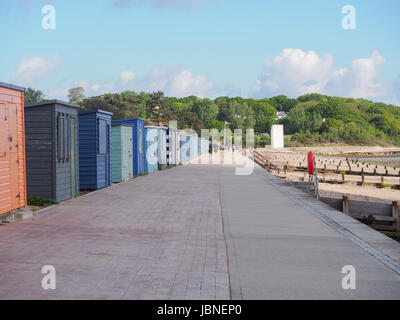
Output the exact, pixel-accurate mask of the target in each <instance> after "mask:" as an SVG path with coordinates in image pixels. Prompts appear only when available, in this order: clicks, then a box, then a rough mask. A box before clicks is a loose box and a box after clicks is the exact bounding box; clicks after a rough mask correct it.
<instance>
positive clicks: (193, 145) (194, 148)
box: [190, 134, 199, 159]
mask: <svg viewBox="0 0 400 320" xmlns="http://www.w3.org/2000/svg"><path fill="white" fill-rule="evenodd" d="M198 155H199V136H198V135H197V134H191V135H190V159H194V158H196V157H198Z"/></svg>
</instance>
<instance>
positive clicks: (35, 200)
mask: <svg viewBox="0 0 400 320" xmlns="http://www.w3.org/2000/svg"><path fill="white" fill-rule="evenodd" d="M55 204H58V202H57V201H56V200H51V199H44V198H42V197H39V196H31V197H29V198H28V205H30V206H36V207H50V206H53V205H55Z"/></svg>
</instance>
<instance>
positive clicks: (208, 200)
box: [0, 166, 229, 299]
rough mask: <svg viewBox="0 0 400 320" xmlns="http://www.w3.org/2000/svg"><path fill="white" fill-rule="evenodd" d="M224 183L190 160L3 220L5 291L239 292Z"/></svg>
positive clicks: (96, 295) (1, 290) (100, 295)
mask: <svg viewBox="0 0 400 320" xmlns="http://www.w3.org/2000/svg"><path fill="white" fill-rule="evenodd" d="M218 181H219V169H218V168H211V167H206V168H205V167H201V166H200V167H197V166H196V167H193V166H182V167H179V168H174V169H169V170H165V171H161V172H158V173H153V174H151V175H148V176H144V177H140V178H137V179H134V180H132V181H130V182H127V183H124V184H120V185H115V186H113V187H111V188H107V189H104V190H101V191H98V192H95V193H92V194H89V195H87V196H84V197H80V198H77V199H74V200H71V201H67V202H64V203H62V204H61V205H59V206H57V207H53V208H50V209H48V210H47V211H45V212H43V213H40V214H39V215H37V216H35V218H34V219H33V220H26V221H23V222H17V223H13V224H9V225H7V226H5V227H0V299H51V298H53V299H229V277H228V270H227V262H226V261H227V257H226V246H225V241H224V235H223V231H222V219H221V209H220V201H219V183H218ZM44 265H53V266H54V267H55V268H56V279H57V289H56V290H54V291H44V290H43V289H42V287H41V280H42V277H43V275H42V274H41V269H42V267H43V266H44Z"/></svg>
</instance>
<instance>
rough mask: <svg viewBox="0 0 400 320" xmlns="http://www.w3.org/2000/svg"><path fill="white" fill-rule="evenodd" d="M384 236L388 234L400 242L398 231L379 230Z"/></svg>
mask: <svg viewBox="0 0 400 320" xmlns="http://www.w3.org/2000/svg"><path fill="white" fill-rule="evenodd" d="M381 232H382V233H383V234H384V235H385V236H388V237H389V238H392V239H393V240H396V241H398V242H400V232H396V231H381Z"/></svg>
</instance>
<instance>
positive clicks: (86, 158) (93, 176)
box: [79, 110, 112, 190]
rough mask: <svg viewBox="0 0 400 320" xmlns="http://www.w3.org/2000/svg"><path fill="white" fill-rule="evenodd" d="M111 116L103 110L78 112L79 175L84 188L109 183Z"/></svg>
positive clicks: (100, 186)
mask: <svg viewBox="0 0 400 320" xmlns="http://www.w3.org/2000/svg"><path fill="white" fill-rule="evenodd" d="M111 117H112V113H111V112H107V111H103V110H90V111H84V112H80V113H79V177H80V187H81V189H84V190H97V189H101V188H105V187H108V186H109V185H111V146H110V144H111Z"/></svg>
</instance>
